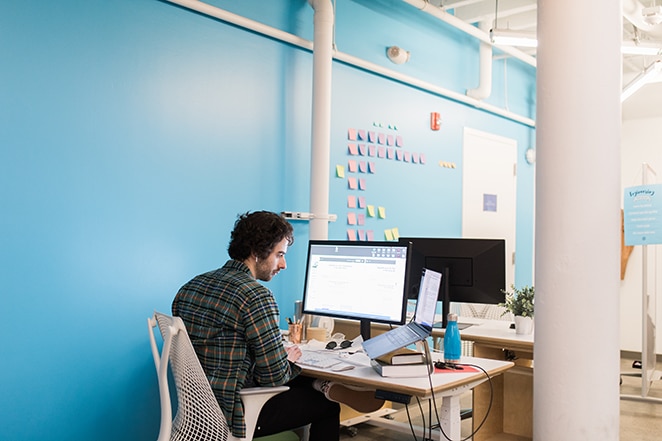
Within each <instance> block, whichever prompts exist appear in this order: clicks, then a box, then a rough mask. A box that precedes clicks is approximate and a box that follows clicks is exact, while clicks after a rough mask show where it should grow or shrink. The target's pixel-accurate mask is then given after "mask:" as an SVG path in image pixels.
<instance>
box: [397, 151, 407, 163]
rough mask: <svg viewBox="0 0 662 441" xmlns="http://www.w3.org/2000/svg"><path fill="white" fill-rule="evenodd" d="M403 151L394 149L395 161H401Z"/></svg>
mask: <svg viewBox="0 0 662 441" xmlns="http://www.w3.org/2000/svg"><path fill="white" fill-rule="evenodd" d="M404 155H405V153H404V152H403V151H402V150H396V151H395V159H396V161H402V158H403V157H404Z"/></svg>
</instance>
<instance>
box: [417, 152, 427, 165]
mask: <svg viewBox="0 0 662 441" xmlns="http://www.w3.org/2000/svg"><path fill="white" fill-rule="evenodd" d="M418 162H420V163H421V164H425V153H421V156H420V157H419V158H418Z"/></svg>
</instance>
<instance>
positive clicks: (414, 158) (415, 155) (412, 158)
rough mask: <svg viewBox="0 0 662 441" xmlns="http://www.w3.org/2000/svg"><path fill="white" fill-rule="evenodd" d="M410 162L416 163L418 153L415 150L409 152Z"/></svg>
mask: <svg viewBox="0 0 662 441" xmlns="http://www.w3.org/2000/svg"><path fill="white" fill-rule="evenodd" d="M411 162H413V163H414V164H418V153H417V152H413V153H412V154H411Z"/></svg>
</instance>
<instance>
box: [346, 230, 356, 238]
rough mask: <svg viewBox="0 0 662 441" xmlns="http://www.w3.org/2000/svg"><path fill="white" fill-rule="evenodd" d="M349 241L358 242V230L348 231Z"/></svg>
mask: <svg viewBox="0 0 662 441" xmlns="http://www.w3.org/2000/svg"><path fill="white" fill-rule="evenodd" d="M347 240H356V230H352V229H351V228H348V229H347Z"/></svg>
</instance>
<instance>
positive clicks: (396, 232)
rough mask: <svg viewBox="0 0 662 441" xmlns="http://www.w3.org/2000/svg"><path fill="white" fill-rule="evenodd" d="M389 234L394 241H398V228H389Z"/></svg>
mask: <svg viewBox="0 0 662 441" xmlns="http://www.w3.org/2000/svg"><path fill="white" fill-rule="evenodd" d="M391 232H392V233H393V239H394V240H398V239H400V230H398V227H395V228H391Z"/></svg>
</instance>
